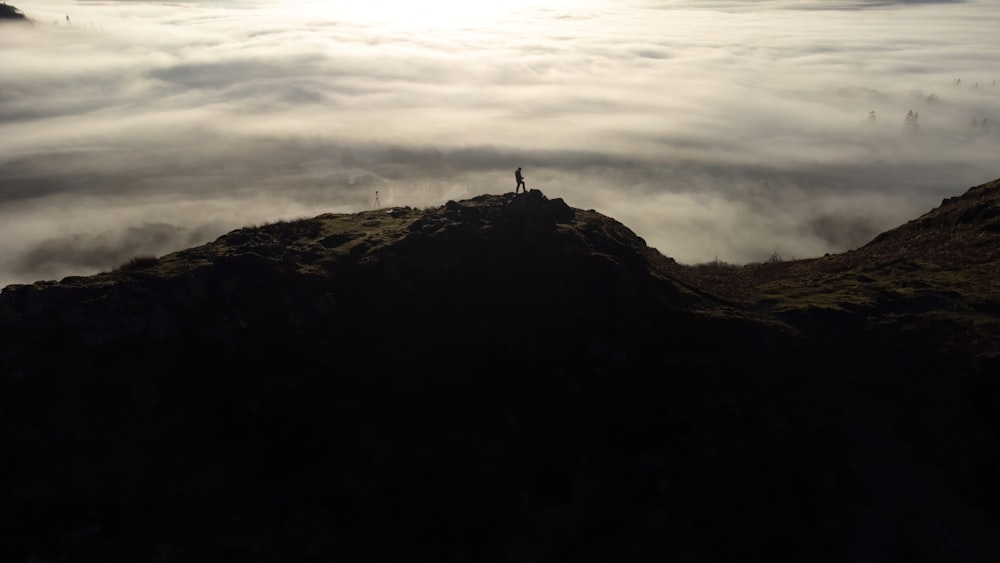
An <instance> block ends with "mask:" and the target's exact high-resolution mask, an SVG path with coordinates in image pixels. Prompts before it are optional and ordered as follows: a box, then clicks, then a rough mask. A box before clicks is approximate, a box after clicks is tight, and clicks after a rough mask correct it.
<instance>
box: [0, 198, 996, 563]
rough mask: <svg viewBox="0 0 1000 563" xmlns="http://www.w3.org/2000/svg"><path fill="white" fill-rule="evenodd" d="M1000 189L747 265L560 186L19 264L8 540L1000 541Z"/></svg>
mask: <svg viewBox="0 0 1000 563" xmlns="http://www.w3.org/2000/svg"><path fill="white" fill-rule="evenodd" d="M998 192H1000V190H998V182H991V183H990V184H985V185H983V186H980V187H977V188H973V189H971V190H969V192H968V193H966V194H965V195H963V196H961V197H958V198H951V199H949V200H946V201H945V202H944V203H943V204H942V206H941V207H940V208H938V209H935V210H934V211H932V212H930V213H928V214H926V215H924V216H923V217H921V218H919V219H917V220H915V221H912V222H910V223H908V224H906V225H904V226H902V227H900V228H898V229H895V230H892V231H889V232H887V233H885V234H883V235H880V236H879V237H877V238H876V239H875V240H873V241H872V242H871V243H869V244H868V245H866V246H865V247H863V248H860V249H857V250H855V251H852V252H848V253H844V254H840V255H836V256H827V257H823V258H817V259H811V260H800V261H794V262H781V263H778V262H776V263H767V264H757V265H747V266H742V267H724V268H716V269H706V268H704V267H701V268H699V267H689V266H683V265H680V264H677V263H676V262H674V261H673V260H671V259H669V258H666V257H664V256H662V255H661V254H660V253H659V252H657V251H656V250H655V249H652V248H649V247H648V246H647V245H646V244H645V242H644V241H643V240H642V239H641V238H639V237H638V236H636V235H635V234H634V233H633V232H632V231H630V230H629V229H628V228H627V227H625V226H624V225H622V224H621V223H619V222H617V221H615V220H613V219H611V218H608V217H605V216H603V215H601V214H599V213H597V212H595V211H593V210H589V211H588V210H581V209H575V208H572V207H569V206H568V205H567V204H566V203H564V202H563V201H562V200H560V199H548V198H546V197H545V196H544V195H543V194H542V193H541V192H539V191H537V190H532V191H531V192H529V193H528V194H525V195H518V196H516V197H515V196H514V195H513V194H505V195H500V196H495V195H484V196H479V197H476V198H473V199H470V200H466V201H459V202H455V201H451V202H448V203H447V204H446V205H444V206H442V207H438V208H432V209H424V210H418V209H411V208H393V209H385V210H375V211H367V212H362V213H355V214H326V215H320V216H318V217H316V218H313V219H306V220H301V221H291V222H280V223H275V224H270V225H265V226H261V227H255V228H245V229H240V230H237V231H233V232H231V233H229V234H227V235H225V236H222V237H220V238H219V239H217V240H216V241H214V242H212V243H209V244H206V245H204V246H201V247H197V248H192V249H188V250H183V251H180V252H176V253H174V254H170V255H167V256H163V257H160V258H137V259H135V260H133V261H132V262H130V263H128V264H126V265H123V267H122V268H120V269H118V270H116V271H113V272H108V273H104V274H100V275H97V276H91V277H71V278H66V279H64V280H62V281H60V282H39V283H36V284H31V285H19V286H10V287H8V288H6V289H4V291H3V293H2V294H0V342H2V343H3V345H2V346H0V420H3V424H4V428H5V434H4V441H3V442H2V443H3V451H2V452H0V455H2V456H3V459H5V460H8V463H5V464H4V468H3V469H2V473H0V479H2V483H3V486H2V487H0V505H2V506H3V507H4V509H3V510H2V511H0V530H3V531H2V532H0V545H2V547H3V549H2V551H3V552H5V553H9V554H13V560H43V561H47V560H73V561H143V560H151V561H168V560H183V561H201V560H204V561H219V560H266V561H271V560H275V561H277V560H280V561H288V560H292V561H298V560H310V559H311V560H322V561H326V560H350V561H370V560H394V561H399V560H414V561H416V560H428V561H431V560H433V561H441V560H443V561H464V560H470V561H492V560H498V561H507V560H518V561H526V560H537V561H549V560H552V561H556V560H558V561H589V560H600V561H603V560H629V561H662V560H669V559H676V560H685V561H690V560H764V559H767V560H787V561H804V560H809V561H896V560H929V559H934V560H948V561H993V560H997V558H998V556H1000V539H998V537H997V535H996V534H995V530H996V529H997V525H998V523H1000V457H998V451H997V439H996V437H997V432H998V431H1000V416H998V414H1000V408H998V406H997V405H998V404H1000V385H998V384H997V376H996V374H997V373H1000V369H998V368H1000V362H998V360H997V358H998V354H997V352H998V350H1000V347H998V343H1000V331H998V330H997V327H998V322H997V321H998V316H1000V310H998V308H997V302H998V301H997V297H998V296H997V291H998V290H997V285H996V281H995V280H996V279H997V278H996V276H995V273H996V271H995V269H996V263H997V260H996V248H997V245H996V242H997V241H996V240H995V238H994V237H996V236H997V229H995V228H994V227H995V224H996V223H995V215H996V214H995V212H994V210H995V209H997V205H998V203H997V202H998V198H1000V194H998Z"/></svg>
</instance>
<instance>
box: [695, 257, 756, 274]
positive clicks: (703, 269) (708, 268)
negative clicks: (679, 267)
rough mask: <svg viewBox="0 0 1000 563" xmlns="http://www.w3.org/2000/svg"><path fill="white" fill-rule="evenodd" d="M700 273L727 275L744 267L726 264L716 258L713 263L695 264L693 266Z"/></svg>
mask: <svg viewBox="0 0 1000 563" xmlns="http://www.w3.org/2000/svg"><path fill="white" fill-rule="evenodd" d="M691 267H692V268H694V269H695V270H696V271H698V272H699V273H703V274H725V273H732V272H736V271H739V270H740V269H742V268H743V266H741V265H739V264H733V263H731V262H724V261H722V260H719V259H718V258H716V259H715V260H712V261H711V262H704V263H701V264H695V265H693V266H691Z"/></svg>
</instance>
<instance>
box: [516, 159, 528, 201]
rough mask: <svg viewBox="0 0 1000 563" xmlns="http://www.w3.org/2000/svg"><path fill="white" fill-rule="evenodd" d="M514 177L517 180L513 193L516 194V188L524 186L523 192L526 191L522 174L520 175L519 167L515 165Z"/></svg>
mask: <svg viewBox="0 0 1000 563" xmlns="http://www.w3.org/2000/svg"><path fill="white" fill-rule="evenodd" d="M514 179H515V180H517V187H515V188H514V195H517V190H519V189H521V188H524V193H528V187H527V186H525V185H524V176H522V175H521V167H520V166H518V167H517V171H515V172H514Z"/></svg>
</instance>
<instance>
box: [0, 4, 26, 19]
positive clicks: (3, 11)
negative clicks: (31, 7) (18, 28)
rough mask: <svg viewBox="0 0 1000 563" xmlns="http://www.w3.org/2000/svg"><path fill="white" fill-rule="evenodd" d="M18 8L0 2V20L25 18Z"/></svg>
mask: <svg viewBox="0 0 1000 563" xmlns="http://www.w3.org/2000/svg"><path fill="white" fill-rule="evenodd" d="M27 19H28V18H26V17H25V15H24V14H22V13H21V11H20V10H18V9H17V8H15V7H14V6H11V5H9V4H7V3H0V20H27Z"/></svg>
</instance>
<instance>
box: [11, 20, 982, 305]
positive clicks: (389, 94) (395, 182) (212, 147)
mask: <svg viewBox="0 0 1000 563" xmlns="http://www.w3.org/2000/svg"><path fill="white" fill-rule="evenodd" d="M13 4H14V5H15V6H17V7H18V8H19V9H20V10H21V11H22V12H24V13H25V14H26V15H27V16H28V17H29V18H31V19H32V23H31V24H28V25H24V24H13V23H4V24H0V52H2V53H3V55H4V56H3V61H2V65H0V287H2V286H3V285H6V284H9V283H21V282H30V281H34V280H37V279H58V278H60V277H62V276H66V275H70V274H88V273H93V272H97V271H101V270H107V269H111V268H114V267H116V266H118V265H119V264H121V263H123V262H125V261H127V260H128V259H129V258H131V257H133V256H136V255H140V254H141V255H148V254H153V255H161V254H164V253H168V252H171V251H174V250H179V249H181V248H185V247H188V246H192V245H195V244H199V243H203V242H206V241H209V240H211V239H213V238H214V237H216V236H218V235H220V234H222V233H224V232H226V231H228V230H231V229H234V228H237V227H240V226H244V225H248V224H257V223H262V222H266V221H270V220H276V219H282V218H292V217H306V216H313V215H317V214H320V213H325V212H350V211H358V210H363V209H370V208H371V207H372V206H373V205H374V202H375V192H376V191H378V192H379V199H380V203H381V205H382V206H394V205H397V206H398V205H411V206H430V205H439V204H441V203H443V202H445V201H447V200H448V199H459V198H465V197H472V196H475V195H478V194H481V193H504V192H508V191H512V190H513V188H514V179H513V172H514V169H515V168H517V167H518V166H521V167H523V169H524V174H525V176H526V179H527V183H528V186H529V187H532V188H538V189H541V190H543V191H544V192H545V194H546V195H548V196H549V197H562V198H564V199H565V200H566V201H567V202H568V203H569V204H570V205H572V206H574V207H581V208H594V209H597V210H598V211H600V212H602V213H605V214H607V215H610V216H612V217H615V218H616V219H618V220H620V221H622V222H623V223H625V224H626V225H628V226H629V227H631V228H632V229H633V230H634V231H636V232H637V233H638V234H639V235H640V236H642V237H644V238H645V239H646V240H647V242H649V244H650V245H652V246H655V247H657V248H658V249H659V250H660V251H661V252H662V253H664V254H666V255H668V256H671V257H674V258H676V259H677V260H678V261H681V262H685V263H697V262H706V261H710V260H713V259H720V260H726V261H731V262H739V263H742V262H748V261H755V260H762V259H765V258H767V257H768V256H770V255H771V254H772V253H775V252H777V253H778V254H781V255H782V256H784V257H786V258H792V257H798V258H804V257H810V256H819V255H822V254H824V253H827V252H830V253H833V252H841V251H845V250H848V249H850V248H856V247H858V246H860V245H863V244H864V243H865V242H867V241H868V240H870V239H871V238H872V237H873V236H874V235H876V234H877V233H879V232H881V231H883V230H886V229H888V228H892V227H894V226H897V225H899V224H900V223H902V222H905V221H906V220H908V219H911V218H914V217H916V216H918V215H920V214H921V213H923V212H925V211H928V210H930V209H931V208H933V207H934V206H936V205H937V204H939V202H940V200H941V199H942V198H944V197H948V196H952V195H956V194H960V193H962V192H963V191H964V190H965V189H966V188H968V187H970V186H972V185H977V184H980V183H983V182H986V181H989V180H992V179H995V178H997V177H1000V158H998V156H1000V87H998V86H997V85H996V80H998V79H1000V62H998V59H997V57H996V53H997V52H998V50H1000V34H998V33H997V32H996V30H997V29H998V28H1000V25H998V24H1000V9H998V8H997V7H996V4H995V2H994V1H993V0H970V1H966V2H962V1H938V2H934V1H916V0H911V1H896V2H893V1H888V0H886V1H879V0H872V1H861V0H859V1H853V2H852V1H849V0H844V1H832V2H828V1H820V0H811V1H810V0H773V1H767V0H764V1H756V0H755V1H750V0H728V1H727V0H718V1H715V0H687V1H682V0H666V1H655V0H650V1H645V2H643V1H615V0H581V1H576V2H569V1H568V0H548V1H546V0H541V1H534V2H528V1H525V0H520V1H518V0H512V1H507V2H495V3H490V2H482V3H468V2H455V1H439V2H435V1H434V0H428V1H425V2H422V3H412V2H400V1H397V2H393V1H389V0H370V1H369V2H365V3H357V2H346V1H327V2H320V1H318V0H317V1H312V0H295V1H287V2H269V1H267V0H260V1H256V2H226V1H221V0H220V1H214V2H213V1H203V2H187V3H180V4H163V3H154V2H143V1H134V0H133V1H114V0H106V1H90V2H70V1H67V0H20V1H19V2H17V1H15V2H13ZM358 4H363V5H364V7H358ZM910 111H913V112H916V113H919V118H918V119H917V120H916V122H915V123H914V122H911V123H909V124H907V122H906V119H905V117H906V114H907V113H908V112H910ZM870 112H874V116H875V118H874V120H870V119H869V117H870V115H871V114H870ZM984 119H985V120H986V121H985V124H984V122H983V120H984ZM912 125H915V127H914V126H912Z"/></svg>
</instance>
